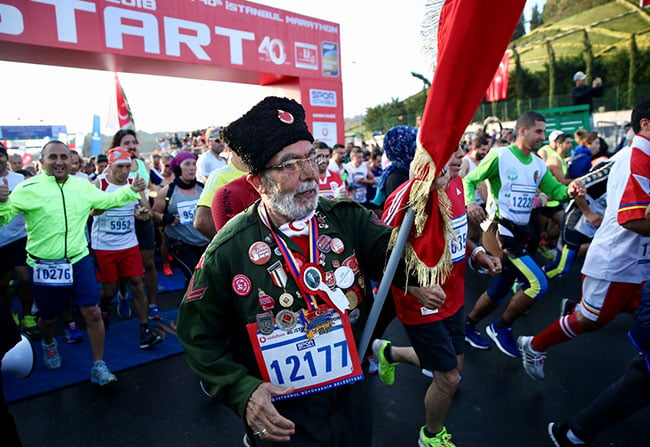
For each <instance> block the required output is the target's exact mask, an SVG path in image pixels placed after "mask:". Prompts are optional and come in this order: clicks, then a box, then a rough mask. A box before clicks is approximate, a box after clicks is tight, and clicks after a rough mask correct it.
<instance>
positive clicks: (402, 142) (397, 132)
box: [373, 126, 418, 206]
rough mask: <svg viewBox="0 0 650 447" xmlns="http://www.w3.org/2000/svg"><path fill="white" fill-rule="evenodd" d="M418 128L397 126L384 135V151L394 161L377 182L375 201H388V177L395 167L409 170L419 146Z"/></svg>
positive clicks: (375, 202) (377, 203)
mask: <svg viewBox="0 0 650 447" xmlns="http://www.w3.org/2000/svg"><path fill="white" fill-rule="evenodd" d="M417 137H418V128H417V127H411V126H395V127H393V128H392V129H390V130H389V131H388V132H386V135H384V152H385V153H386V157H387V158H388V159H389V160H390V161H391V162H392V163H391V164H390V165H388V167H387V168H386V169H384V172H382V174H381V177H379V182H378V183H377V195H376V196H375V198H374V200H373V203H374V204H375V205H378V206H381V205H383V204H384V202H385V201H386V197H387V195H386V191H385V190H384V186H385V185H386V179H387V178H388V176H389V175H390V173H391V172H393V171H394V170H395V169H402V170H404V171H407V172H408V170H409V167H410V166H411V162H412V161H413V157H415V147H416V146H417Z"/></svg>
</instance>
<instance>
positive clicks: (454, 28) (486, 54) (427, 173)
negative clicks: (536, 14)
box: [388, 0, 526, 285]
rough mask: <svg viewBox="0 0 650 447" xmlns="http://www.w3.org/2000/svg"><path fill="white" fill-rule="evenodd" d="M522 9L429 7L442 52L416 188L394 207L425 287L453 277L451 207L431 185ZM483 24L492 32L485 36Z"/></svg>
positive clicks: (505, 4) (511, 3) (475, 1)
mask: <svg viewBox="0 0 650 447" xmlns="http://www.w3.org/2000/svg"><path fill="white" fill-rule="evenodd" d="M525 3H526V1H525V0H501V1H500V2H499V7H498V8H497V7H495V6H494V2H489V1H485V0H444V1H435V2H431V7H430V8H431V9H430V10H428V11H426V15H427V20H426V23H433V27H432V28H431V29H433V30H434V33H432V34H434V35H432V37H433V39H434V42H433V45H432V46H431V47H432V48H434V51H435V49H437V57H436V61H437V63H436V68H435V71H434V75H433V81H432V83H431V88H430V90H429V95H428V97H427V103H426V105H425V108H424V113H423V115H422V126H421V127H420V132H419V134H418V150H417V151H416V155H415V158H414V160H413V163H412V164H411V171H412V172H413V175H414V177H413V178H414V180H413V181H412V182H411V183H410V185H409V186H408V192H405V194H403V196H402V197H404V199H403V200H402V201H401V203H399V204H398V205H397V207H398V208H402V207H406V206H408V207H410V208H411V209H413V210H414V212H415V224H414V228H413V230H412V231H411V233H410V235H409V239H408V241H407V244H406V247H405V249H404V260H405V262H406V265H407V269H408V270H409V271H410V272H411V273H414V274H416V276H417V277H418V282H419V283H420V284H422V285H429V284H441V283H442V282H444V280H445V279H446V276H447V275H448V273H449V271H450V270H451V253H450V250H449V246H448V244H447V241H446V238H445V235H447V236H449V237H452V235H453V229H452V228H451V220H450V217H449V206H450V203H449V199H448V198H447V196H446V194H445V193H444V192H443V191H437V190H434V191H431V185H432V184H433V181H434V180H435V177H436V176H437V175H438V173H439V172H440V171H441V169H442V168H443V167H444V166H445V165H446V164H447V161H448V160H449V157H451V155H452V153H453V152H454V151H455V150H456V148H457V147H458V143H459V142H460V140H461V138H462V136H463V133H464V132H465V129H466V127H467V125H468V124H469V122H470V121H471V119H472V117H473V116H474V113H475V112H476V109H478V106H479V105H480V103H481V101H482V100H483V97H484V96H485V91H486V89H487V87H488V85H489V84H490V82H491V81H492V79H493V78H494V73H495V72H496V70H497V67H498V66H499V62H500V61H502V59H503V57H504V56H503V55H504V52H505V51H506V49H507V48H508V44H509V43H510V40H511V38H512V34H513V33H514V30H515V27H516V26H517V23H518V22H519V18H520V17H521V13H522V11H523V9H524V5H525ZM429 19H430V20H429ZM486 23H489V24H490V31H489V32H487V33H484V32H480V30H481V29H483V28H484V27H485V24H486ZM506 66H507V64H506ZM406 199H408V200H406ZM388 206H390V204H388ZM397 220H400V218H399V217H398V219H397ZM396 224H399V222H396ZM396 231H397V230H396Z"/></svg>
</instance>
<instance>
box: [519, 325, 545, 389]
mask: <svg viewBox="0 0 650 447" xmlns="http://www.w3.org/2000/svg"><path fill="white" fill-rule="evenodd" d="M532 341H533V337H525V336H521V337H519V338H517V347H518V348H519V352H521V363H522V365H524V371H526V374H528V375H529V376H530V377H532V378H533V379H535V380H544V362H546V352H538V351H535V350H534V349H533V347H532V346H531V342H532Z"/></svg>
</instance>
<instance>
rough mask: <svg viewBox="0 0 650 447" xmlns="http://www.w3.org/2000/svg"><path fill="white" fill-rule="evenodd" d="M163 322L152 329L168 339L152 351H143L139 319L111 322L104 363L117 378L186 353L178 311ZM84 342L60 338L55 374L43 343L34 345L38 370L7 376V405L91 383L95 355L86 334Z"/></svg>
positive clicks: (58, 340)
mask: <svg viewBox="0 0 650 447" xmlns="http://www.w3.org/2000/svg"><path fill="white" fill-rule="evenodd" d="M160 314H161V316H162V321H153V322H150V326H151V328H152V329H153V330H155V331H156V332H157V333H158V334H160V335H161V336H162V337H164V340H163V342H162V343H160V344H158V345H156V346H154V347H153V348H152V349H148V350H143V349H140V347H139V344H140V326H139V324H138V320H137V319H136V318H131V319H129V320H125V321H117V322H113V323H111V325H110V326H109V328H108V331H106V343H105V354H104V360H105V361H106V364H107V365H108V367H109V369H110V370H111V371H112V372H113V373H115V374H116V375H117V378H118V380H119V374H118V372H119V371H124V370H126V369H129V368H133V367H136V366H139V365H143V364H145V363H149V362H153V361H156V360H160V359H164V358H167V357H171V356H172V355H175V354H178V353H180V352H182V351H183V348H182V347H181V344H180V342H179V341H178V338H177V337H176V321H177V316H178V310H177V309H172V310H168V311H165V312H161V313H160ZM84 337H85V340H84V342H83V343H77V344H73V345H70V344H68V343H67V341H66V339H65V337H63V336H60V337H56V340H57V343H58V345H59V355H61V359H62V362H63V365H62V367H61V369H58V370H55V371H49V370H46V369H45V368H44V367H43V349H42V347H41V341H40V340H39V341H35V342H33V343H32V346H33V347H34V352H35V353H36V368H35V369H34V372H33V373H32V375H31V376H30V377H28V378H27V379H19V378H17V377H15V376H12V375H9V374H4V375H3V378H2V381H3V386H4V392H5V397H6V399H7V402H15V401H17V400H22V399H26V398H29V397H32V396H36V395H39V394H43V393H47V392H50V391H54V390H58V389H61V388H65V387H67V386H70V385H75V384H77V383H81V382H85V381H90V369H91V367H92V354H91V352H90V344H89V340H88V337H87V334H86V333H85V332H84Z"/></svg>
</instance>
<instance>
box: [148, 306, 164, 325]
mask: <svg viewBox="0 0 650 447" xmlns="http://www.w3.org/2000/svg"><path fill="white" fill-rule="evenodd" d="M149 319H150V320H156V321H160V320H162V317H161V316H160V309H159V308H158V305H157V304H149Z"/></svg>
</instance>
